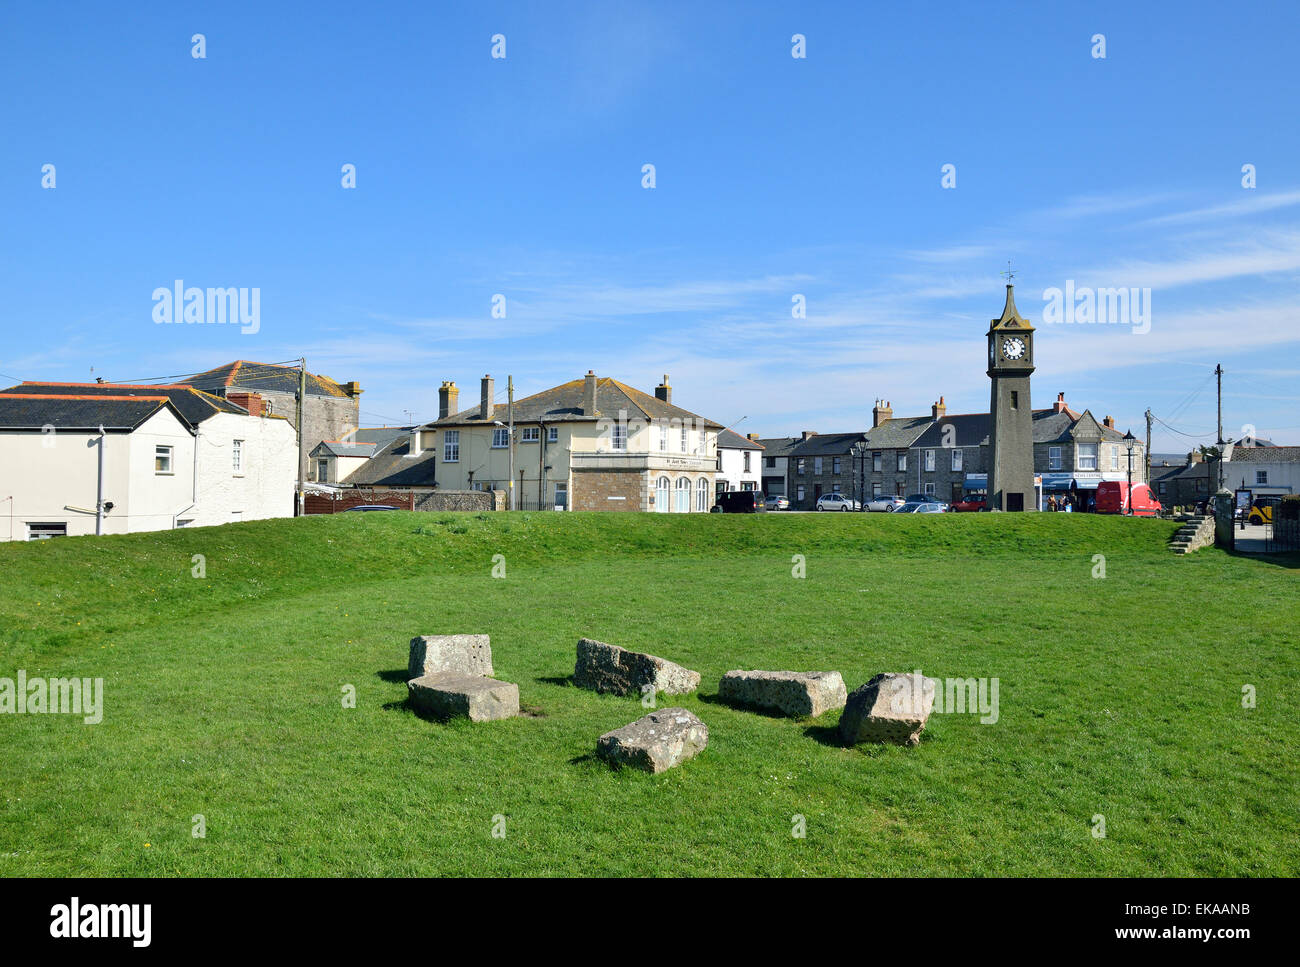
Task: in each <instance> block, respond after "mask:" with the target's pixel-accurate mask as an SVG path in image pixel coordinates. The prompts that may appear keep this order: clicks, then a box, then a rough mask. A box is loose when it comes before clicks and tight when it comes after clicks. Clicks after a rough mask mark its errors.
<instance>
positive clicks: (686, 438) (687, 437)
mask: <svg viewBox="0 0 1300 967" xmlns="http://www.w3.org/2000/svg"><path fill="white" fill-rule="evenodd" d="M690 442H691V431H690V430H689V429H688V428H687V426H686V424H685V423H683V424H682V453H686V452H687V451H688V450H689V449H690Z"/></svg>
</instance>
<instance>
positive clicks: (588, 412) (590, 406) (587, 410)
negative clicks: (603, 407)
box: [582, 369, 596, 416]
mask: <svg viewBox="0 0 1300 967" xmlns="http://www.w3.org/2000/svg"><path fill="white" fill-rule="evenodd" d="M582 415H583V416H595V415H596V373H595V371H594V370H590V369H589V370H587V376H586V379H585V380H584V382H583V386H582Z"/></svg>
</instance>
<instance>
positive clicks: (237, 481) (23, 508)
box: [0, 383, 297, 540]
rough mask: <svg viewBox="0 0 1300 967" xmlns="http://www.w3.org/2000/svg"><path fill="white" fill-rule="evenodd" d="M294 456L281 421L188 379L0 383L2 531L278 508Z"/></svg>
mask: <svg viewBox="0 0 1300 967" xmlns="http://www.w3.org/2000/svg"><path fill="white" fill-rule="evenodd" d="M296 465H297V445H296V440H295V434H294V431H293V428H292V427H291V426H290V425H289V424H288V423H287V422H286V421H285V420H283V419H280V418H276V417H262V416H252V415H250V414H249V413H248V412H247V411H246V410H244V409H243V408H241V407H239V406H237V405H235V404H234V403H232V402H230V401H228V400H224V399H221V398H220V397H217V396H213V395H211V394H208V393H202V392H199V391H198V390H196V389H194V388H193V387H191V386H186V385H166V386H125V385H112V384H106V383H90V384H84V383H22V384H20V385H18V386H13V387H9V388H8V389H4V390H0V514H3V515H4V516H5V517H6V518H7V519H6V520H4V521H3V522H0V539H4V540H30V539H35V538H40V537H54V536H71V535H78V534H97V533H102V534H125V533H132V532H136V531H153V530H167V529H170V528H173V527H186V526H205V525H211V524H224V523H230V522H234V521H240V520H259V519H263V518H268V517H288V516H292V514H293V510H294V507H293V499H294V474H295V468H296Z"/></svg>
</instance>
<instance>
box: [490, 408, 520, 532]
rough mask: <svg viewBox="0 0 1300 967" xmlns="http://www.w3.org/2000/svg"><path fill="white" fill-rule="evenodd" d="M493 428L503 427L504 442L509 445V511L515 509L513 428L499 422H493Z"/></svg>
mask: <svg viewBox="0 0 1300 967" xmlns="http://www.w3.org/2000/svg"><path fill="white" fill-rule="evenodd" d="M492 424H493V425H494V426H499V427H504V429H505V431H506V442H507V443H509V444H510V509H511V510H514V509H515V426H514V424H513V423H511V424H510V425H509V426H507V425H506V424H504V423H502V422H501V421H500V420H493V421H492Z"/></svg>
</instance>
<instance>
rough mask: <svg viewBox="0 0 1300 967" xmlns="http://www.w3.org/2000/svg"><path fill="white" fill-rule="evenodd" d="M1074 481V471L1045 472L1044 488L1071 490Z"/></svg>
mask: <svg viewBox="0 0 1300 967" xmlns="http://www.w3.org/2000/svg"><path fill="white" fill-rule="evenodd" d="M1073 483H1074V474H1072V473H1045V474H1043V489H1044V490H1069V489H1070V487H1071V486H1072V485H1073Z"/></svg>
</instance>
